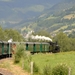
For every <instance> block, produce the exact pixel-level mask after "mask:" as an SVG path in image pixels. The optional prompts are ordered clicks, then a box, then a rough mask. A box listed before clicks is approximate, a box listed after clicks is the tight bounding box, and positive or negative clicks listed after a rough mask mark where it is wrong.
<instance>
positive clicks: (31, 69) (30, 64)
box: [30, 62, 33, 75]
mask: <svg viewBox="0 0 75 75" xmlns="http://www.w3.org/2000/svg"><path fill="white" fill-rule="evenodd" d="M30 65H31V66H30V67H31V75H32V74H33V62H31V63H30Z"/></svg>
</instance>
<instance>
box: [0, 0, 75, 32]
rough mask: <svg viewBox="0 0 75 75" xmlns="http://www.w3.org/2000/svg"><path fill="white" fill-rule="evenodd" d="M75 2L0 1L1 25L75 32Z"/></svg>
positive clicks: (73, 0)
mask: <svg viewBox="0 0 75 75" xmlns="http://www.w3.org/2000/svg"><path fill="white" fill-rule="evenodd" d="M74 20H75V0H0V25H1V26H2V27H3V28H16V29H22V30H24V29H27V30H29V29H30V30H34V31H38V30H41V29H45V30H47V31H49V32H57V31H65V30H71V31H72V30H74V27H75V22H74Z"/></svg>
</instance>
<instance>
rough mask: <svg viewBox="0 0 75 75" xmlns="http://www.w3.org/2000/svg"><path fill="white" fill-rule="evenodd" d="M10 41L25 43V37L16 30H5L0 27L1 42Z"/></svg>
mask: <svg viewBox="0 0 75 75" xmlns="http://www.w3.org/2000/svg"><path fill="white" fill-rule="evenodd" d="M9 39H13V41H16V42H17V41H18V42H20V41H24V38H23V36H22V35H21V34H20V33H19V32H18V31H17V30H14V29H5V30H4V29H3V28H2V27H0V40H1V41H8V40H9Z"/></svg>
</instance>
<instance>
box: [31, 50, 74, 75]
mask: <svg viewBox="0 0 75 75" xmlns="http://www.w3.org/2000/svg"><path fill="white" fill-rule="evenodd" d="M32 61H33V62H35V63H36V65H37V66H38V67H39V70H40V72H42V71H43V67H44V66H45V65H50V66H51V68H53V67H55V66H57V65H58V64H66V65H67V66H68V67H69V68H71V75H75V52H74V51H73V52H61V53H55V54H54V53H46V54H42V53H39V54H34V55H32Z"/></svg>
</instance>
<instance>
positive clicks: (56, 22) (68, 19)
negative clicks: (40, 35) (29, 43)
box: [28, 0, 75, 35]
mask: <svg viewBox="0 0 75 75" xmlns="http://www.w3.org/2000/svg"><path fill="white" fill-rule="evenodd" d="M28 27H29V28H31V29H33V30H34V31H39V30H43V29H44V30H46V31H48V32H50V34H51V35H54V34H56V33H58V32H60V31H63V32H64V33H67V35H69V34H71V33H74V31H75V1H74V0H66V1H62V2H60V3H57V4H55V5H54V6H53V7H51V8H50V9H47V10H46V11H45V12H44V13H43V14H41V15H40V16H38V18H37V20H36V21H35V22H33V23H31V24H29V26H28Z"/></svg>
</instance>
